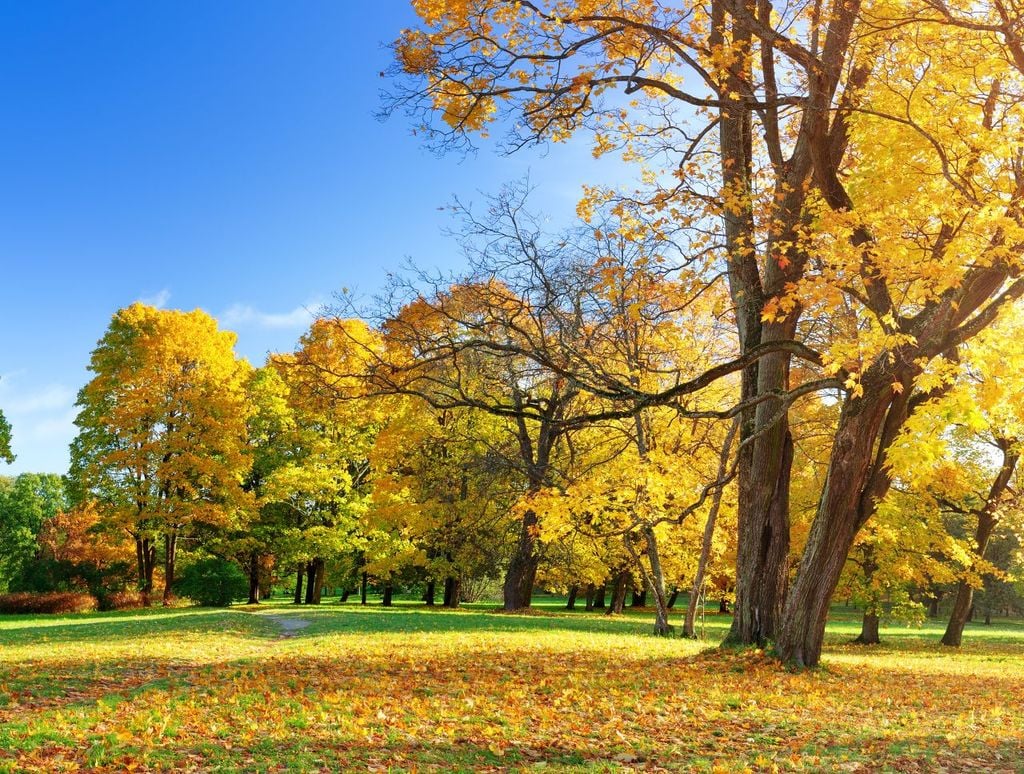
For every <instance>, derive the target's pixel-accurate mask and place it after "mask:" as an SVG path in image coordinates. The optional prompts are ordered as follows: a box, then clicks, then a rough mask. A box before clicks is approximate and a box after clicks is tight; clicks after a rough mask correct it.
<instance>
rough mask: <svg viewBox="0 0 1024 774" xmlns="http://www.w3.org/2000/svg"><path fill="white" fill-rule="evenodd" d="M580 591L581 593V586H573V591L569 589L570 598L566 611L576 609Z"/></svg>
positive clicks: (566, 604) (567, 601)
mask: <svg viewBox="0 0 1024 774" xmlns="http://www.w3.org/2000/svg"><path fill="white" fill-rule="evenodd" d="M579 591H580V587H579V586H573V587H572V588H571V589H569V598H568V599H567V600H566V602H565V609H566V610H575V609H576V595H577V594H579Z"/></svg>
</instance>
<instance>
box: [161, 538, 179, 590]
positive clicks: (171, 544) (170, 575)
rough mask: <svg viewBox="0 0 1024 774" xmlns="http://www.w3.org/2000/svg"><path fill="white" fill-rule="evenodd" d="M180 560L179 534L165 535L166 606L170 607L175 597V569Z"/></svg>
mask: <svg viewBox="0 0 1024 774" xmlns="http://www.w3.org/2000/svg"><path fill="white" fill-rule="evenodd" d="M177 560H178V534H177V533H176V532H169V533H167V534H166V535H164V605H165V606H166V605H170V604H171V599H172V597H173V596H174V591H173V589H174V568H175V565H176V563H177Z"/></svg>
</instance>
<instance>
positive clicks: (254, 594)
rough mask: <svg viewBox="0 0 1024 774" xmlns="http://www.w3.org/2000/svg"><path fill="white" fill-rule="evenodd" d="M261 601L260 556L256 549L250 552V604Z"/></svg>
mask: <svg viewBox="0 0 1024 774" xmlns="http://www.w3.org/2000/svg"><path fill="white" fill-rule="evenodd" d="M259 601H260V557H259V554H257V553H256V552H255V551H252V552H250V554H249V604H250V605H257V604H259Z"/></svg>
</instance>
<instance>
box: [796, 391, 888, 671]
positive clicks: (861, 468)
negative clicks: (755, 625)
mask: <svg viewBox="0 0 1024 774" xmlns="http://www.w3.org/2000/svg"><path fill="white" fill-rule="evenodd" d="M865 378H866V377H865ZM883 378H886V379H888V380H889V381H888V382H887V383H883V384H873V383H866V384H865V385H864V395H863V396H862V397H860V398H852V399H847V400H846V402H845V404H844V406H843V410H842V413H841V415H840V418H839V427H838V429H837V430H836V435H835V440H834V443H833V449H832V458H831V461H830V464H829V471H828V475H827V477H826V479H825V487H824V490H823V491H822V494H821V499H820V501H819V504H818V511H817V514H816V516H815V519H814V523H813V524H812V525H811V531H810V534H809V536H808V539H807V546H806V547H805V548H804V553H803V558H802V560H801V562H800V569H799V571H798V573H797V577H796V582H795V583H794V584H793V588H792V590H791V591H790V593H789V597H788V599H787V600H786V609H785V612H784V617H783V622H782V627H781V628H780V630H779V636H778V640H777V644H776V650H777V652H778V654H779V656H780V657H781V658H782V660H783V661H787V662H790V663H793V664H796V665H797V666H817V664H818V662H819V660H820V659H821V645H822V641H823V639H824V637H825V621H826V619H827V617H828V608H829V603H830V602H831V601H832V594H833V593H834V592H835V588H836V584H837V583H838V582H839V575H840V573H841V572H842V569H843V565H844V564H845V563H846V558H847V556H849V553H850V548H851V547H852V546H853V540H854V537H855V536H856V534H857V530H858V529H859V528H860V526H861V523H860V522H861V515H862V513H864V512H865V509H866V508H867V507H870V508H871V509H873V506H864V504H863V503H862V497H863V496H864V494H865V489H866V487H867V483H868V479H869V476H870V475H871V473H872V461H873V459H874V451H875V449H874V447H875V439H876V438H877V437H878V432H879V430H880V428H881V427H882V423H883V421H884V420H885V417H886V412H887V410H888V409H889V406H890V404H891V403H892V395H893V393H892V391H891V390H889V389H887V387H888V383H890V382H891V380H892V377H891V375H885V374H883Z"/></svg>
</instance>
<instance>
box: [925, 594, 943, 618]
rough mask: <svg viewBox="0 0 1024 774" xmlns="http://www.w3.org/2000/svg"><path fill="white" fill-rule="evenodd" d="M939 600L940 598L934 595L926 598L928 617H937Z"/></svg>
mask: <svg viewBox="0 0 1024 774" xmlns="http://www.w3.org/2000/svg"><path fill="white" fill-rule="evenodd" d="M940 601H941V600H940V598H939V597H938V596H934V597H932V598H931V599H929V600H928V617H929V618H938V617H939V602H940Z"/></svg>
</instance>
